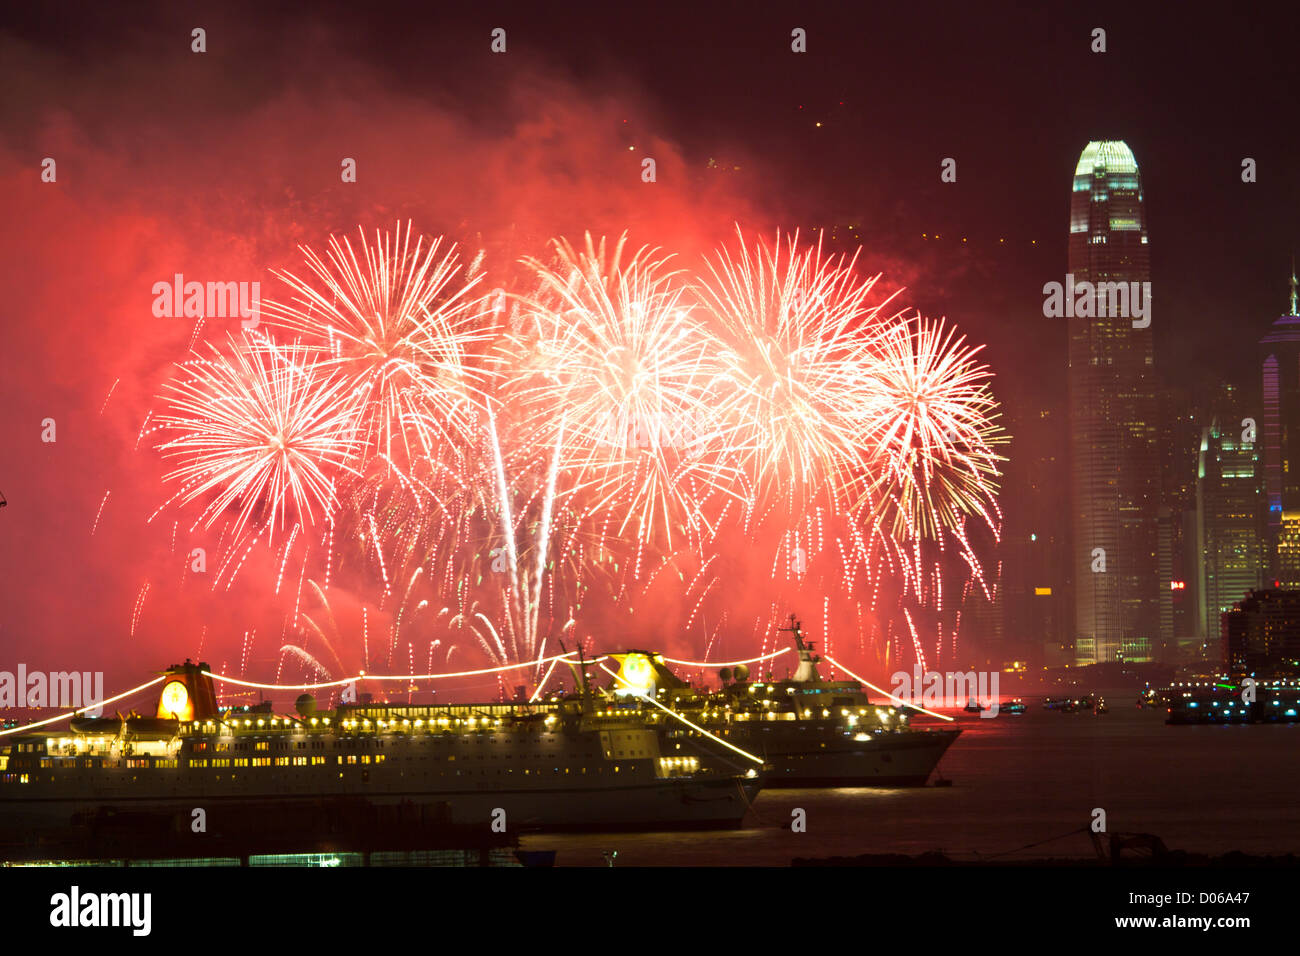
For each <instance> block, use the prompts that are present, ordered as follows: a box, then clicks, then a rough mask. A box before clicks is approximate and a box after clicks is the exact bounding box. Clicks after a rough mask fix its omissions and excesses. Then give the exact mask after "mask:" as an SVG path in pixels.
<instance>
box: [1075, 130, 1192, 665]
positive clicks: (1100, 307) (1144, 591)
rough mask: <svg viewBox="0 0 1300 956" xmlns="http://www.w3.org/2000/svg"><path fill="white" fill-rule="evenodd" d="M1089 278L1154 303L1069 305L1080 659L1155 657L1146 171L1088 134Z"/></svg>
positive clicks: (1080, 173)
mask: <svg viewBox="0 0 1300 956" xmlns="http://www.w3.org/2000/svg"><path fill="white" fill-rule="evenodd" d="M1085 283H1086V284H1087V285H1083V286H1082V288H1083V289H1084V290H1095V291H1099V288H1098V286H1099V284H1102V283H1105V284H1108V285H1109V284H1119V283H1122V284H1124V285H1123V286H1122V288H1127V289H1130V290H1135V291H1137V292H1138V293H1139V294H1146V296H1147V299H1146V306H1147V310H1148V311H1147V314H1146V316H1145V318H1139V317H1137V316H1136V315H1135V314H1134V313H1135V312H1137V311H1138V310H1137V308H1135V302H1134V301H1133V300H1132V298H1130V300H1129V301H1128V302H1127V303H1120V302H1119V301H1116V300H1115V299H1114V298H1112V299H1111V301H1109V302H1107V301H1105V299H1104V297H1103V296H1101V295H1100V294H1099V295H1097V296H1096V297H1095V299H1094V301H1093V302H1085V301H1084V298H1085V295H1084V294H1083V293H1080V294H1079V300H1080V301H1079V302H1077V303H1074V308H1073V310H1072V312H1067V313H1066V314H1067V316H1068V317H1067V319H1066V321H1067V323H1068V332H1069V371H1068V386H1069V412H1070V430H1069V435H1070V493H1071V494H1070V500H1071V505H1070V507H1071V526H1072V533H1073V542H1072V556H1073V572H1074V573H1073V575H1072V578H1073V587H1074V599H1075V600H1074V643H1075V660H1076V663H1079V664H1092V663H1099V662H1106V661H1114V660H1119V659H1150V657H1151V654H1152V647H1153V645H1154V644H1155V643H1156V642H1157V641H1158V639H1159V633H1160V610H1161V600H1160V592H1159V578H1160V569H1159V561H1158V557H1157V554H1158V551H1159V507H1160V500H1159V499H1160V460H1159V452H1158V448H1157V416H1158V414H1159V412H1158V408H1157V399H1156V392H1157V389H1156V382H1155V358H1154V350H1153V345H1152V333H1151V326H1150V323H1151V319H1152V316H1151V312H1150V311H1149V310H1150V304H1151V303H1150V296H1149V292H1150V260H1149V255H1148V241H1147V225H1146V213H1145V209H1144V206H1143V196H1142V180H1141V175H1140V173H1139V170H1138V165H1137V161H1136V159H1135V158H1134V156H1133V152H1132V151H1131V150H1130V149H1129V148H1128V146H1127V145H1126V144H1124V143H1123V142H1119V141H1099V142H1091V143H1089V144H1088V145H1087V147H1086V148H1085V149H1084V151H1083V154H1082V155H1081V156H1080V158H1079V162H1078V165H1077V166H1076V168H1075V175H1074V189H1073V194H1072V198H1071V203H1070V239H1069V277H1068V278H1067V288H1073V289H1074V290H1076V291H1078V290H1080V287H1081V284H1085ZM1134 284H1136V285H1134ZM1143 284H1145V285H1143ZM1110 288H1111V289H1115V288H1117V287H1116V286H1114V285H1110ZM1112 294H1113V293H1112ZM1080 306H1083V307H1082V308H1081V307H1080ZM1123 306H1127V307H1126V308H1125V307H1123ZM1081 312H1083V313H1085V314H1080V313H1081ZM1135 323H1136V324H1135ZM1144 323H1145V325H1144ZM1167 586H1168V585H1166V587H1167Z"/></svg>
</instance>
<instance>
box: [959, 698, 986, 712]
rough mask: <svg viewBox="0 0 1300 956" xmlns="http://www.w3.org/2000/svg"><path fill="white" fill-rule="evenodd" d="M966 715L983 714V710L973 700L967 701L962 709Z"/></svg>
mask: <svg viewBox="0 0 1300 956" xmlns="http://www.w3.org/2000/svg"><path fill="white" fill-rule="evenodd" d="M962 710H964V711H965V712H966V713H968V714H979V713H983V712H984V708H983V707H981V706H980V705H979V703H978V702H977V701H975V700H974V699H971V700H968V701H967V702H966V706H965V707H963V708H962Z"/></svg>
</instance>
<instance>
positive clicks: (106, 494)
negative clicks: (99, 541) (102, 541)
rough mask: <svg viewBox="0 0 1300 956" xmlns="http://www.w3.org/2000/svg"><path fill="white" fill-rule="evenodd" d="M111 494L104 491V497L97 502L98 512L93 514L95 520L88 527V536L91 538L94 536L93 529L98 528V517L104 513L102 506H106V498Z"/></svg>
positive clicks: (108, 491)
mask: <svg viewBox="0 0 1300 956" xmlns="http://www.w3.org/2000/svg"><path fill="white" fill-rule="evenodd" d="M112 493H113V492H112V491H110V490H105V491H104V497H103V498H101V499H100V501H99V510H98V511H96V512H95V520H94V522H92V523H91V525H90V536H91V537H92V538H93V537H94V536H95V529H96V528H98V527H99V516H100V515H102V514H103V513H104V505H106V504H108V496H109V495H111V494H112Z"/></svg>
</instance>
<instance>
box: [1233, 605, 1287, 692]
mask: <svg viewBox="0 0 1300 956" xmlns="http://www.w3.org/2000/svg"><path fill="white" fill-rule="evenodd" d="M1222 634H1223V661H1224V666H1225V668H1226V669H1227V672H1228V673H1229V674H1230V675H1232V676H1234V677H1243V676H1254V677H1260V678H1270V677H1294V676H1295V675H1296V674H1297V673H1300V591H1286V590H1280V589H1267V590H1262V591H1251V592H1250V594H1248V595H1247V596H1246V597H1245V598H1243V599H1242V600H1240V601H1238V602H1237V604H1236V605H1235V606H1234V607H1233V608H1232V609H1231V610H1229V611H1225V612H1224V614H1223V616H1222Z"/></svg>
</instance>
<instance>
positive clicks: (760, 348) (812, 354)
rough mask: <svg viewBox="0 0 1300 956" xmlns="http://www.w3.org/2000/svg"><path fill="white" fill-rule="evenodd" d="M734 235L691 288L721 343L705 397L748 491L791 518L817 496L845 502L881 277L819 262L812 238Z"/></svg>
mask: <svg viewBox="0 0 1300 956" xmlns="http://www.w3.org/2000/svg"><path fill="white" fill-rule="evenodd" d="M738 234H739V231H738ZM739 238H740V249H739V252H738V253H736V254H734V255H733V254H732V253H731V252H730V251H728V250H727V249H725V248H724V249H722V250H721V251H720V252H719V253H718V255H717V257H716V259H715V260H714V261H711V262H709V264H708V268H709V273H710V277H709V278H708V279H707V280H706V281H705V282H704V283H703V284H702V285H701V286H700V295H701V298H702V299H703V301H704V302H705V303H707V305H708V307H709V308H710V310H711V311H712V313H713V315H714V318H715V320H716V327H717V330H718V335H719V337H720V340H721V343H720V344H721V348H720V351H719V354H718V358H719V360H720V363H721V371H720V374H719V376H718V377H717V378H716V379H715V380H714V381H713V382H712V383H711V384H710V387H709V394H708V401H709V404H710V405H711V406H712V407H713V408H714V409H715V412H714V415H715V420H716V421H717V422H719V425H720V432H721V438H722V444H723V445H724V446H725V447H726V448H727V449H728V451H729V452H730V453H731V454H734V455H735V456H736V457H737V458H738V460H739V461H740V464H741V468H742V470H743V471H744V473H745V474H746V475H747V476H748V477H749V479H750V481H751V482H752V484H753V486H754V487H755V488H756V489H758V490H759V492H760V494H764V493H771V494H773V495H775V496H776V497H781V498H786V499H787V500H788V502H789V503H790V505H791V510H792V512H794V513H796V514H797V513H798V512H799V511H801V510H802V507H803V506H804V505H806V504H807V503H808V502H809V501H810V500H811V498H812V497H814V496H815V495H817V494H819V493H823V492H824V493H825V494H826V495H827V496H828V498H829V499H830V500H843V499H844V497H845V496H846V495H847V494H848V493H849V492H850V490H851V489H854V488H858V487H861V484H862V480H863V476H864V474H865V473H866V470H867V465H868V463H867V461H866V459H865V457H864V455H863V449H862V446H861V442H860V438H861V428H862V424H863V421H864V413H865V408H866V402H865V396H864V394H863V389H864V383H865V382H866V381H868V379H869V378H870V377H871V373H872V371H873V370H874V369H875V367H876V365H877V363H878V361H879V359H878V348H877V343H878V342H879V340H880V339H881V337H882V334H883V330H884V329H885V328H887V323H886V322H884V321H882V320H881V319H880V311H881V309H882V308H883V306H884V304H885V303H887V302H888V301H889V300H888V299H886V300H885V302H884V303H878V304H876V305H871V304H870V298H871V293H872V291H873V289H874V287H875V283H876V281H877V279H878V278H879V277H878V276H877V277H875V278H870V279H865V280H864V279H861V278H859V277H858V275H857V273H856V271H855V266H856V260H857V256H856V254H855V255H854V256H853V257H852V258H848V259H846V258H845V257H844V256H839V257H828V258H823V256H822V250H821V245H820V243H818V245H817V246H815V247H813V248H810V249H803V250H801V249H800V248H799V247H798V234H797V233H796V234H795V235H794V236H791V237H788V239H787V240H786V242H785V243H782V241H781V237H780V236H779V235H778V236H777V238H776V241H775V243H774V244H773V245H771V246H768V245H767V244H765V243H763V242H758V243H756V244H754V246H753V247H752V248H751V247H750V246H747V245H746V244H745V240H744V236H743V235H739Z"/></svg>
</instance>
